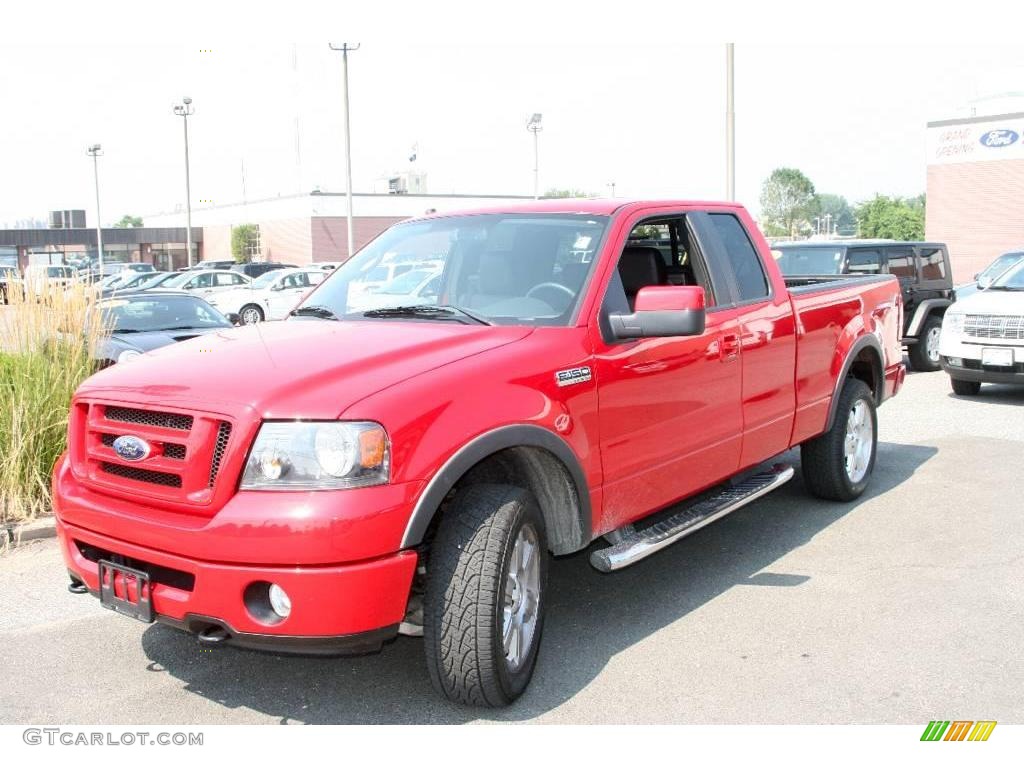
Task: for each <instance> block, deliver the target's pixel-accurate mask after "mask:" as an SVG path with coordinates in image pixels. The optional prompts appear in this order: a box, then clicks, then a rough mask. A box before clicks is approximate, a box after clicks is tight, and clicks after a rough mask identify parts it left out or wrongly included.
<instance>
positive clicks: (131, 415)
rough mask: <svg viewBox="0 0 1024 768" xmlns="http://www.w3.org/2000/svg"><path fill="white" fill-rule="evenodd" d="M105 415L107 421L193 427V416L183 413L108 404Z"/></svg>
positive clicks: (183, 427) (169, 426)
mask: <svg viewBox="0 0 1024 768" xmlns="http://www.w3.org/2000/svg"><path fill="white" fill-rule="evenodd" d="M103 416H104V418H106V420H107V421H123V422H125V423H126V424H144V425H146V426H149V427H164V428H165V429H180V430H183V431H185V432H188V431H189V430H190V429H192V417H191V416H186V415H184V414H181V413H166V412H164V411H143V410H141V409H139V408H123V407H121V406H116V405H108V406H107V407H106V408H104V410H103Z"/></svg>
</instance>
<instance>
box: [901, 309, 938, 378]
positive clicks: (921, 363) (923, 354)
mask: <svg viewBox="0 0 1024 768" xmlns="http://www.w3.org/2000/svg"><path fill="white" fill-rule="evenodd" d="M941 330H942V317H940V316H939V315H929V316H928V319H927V320H925V321H924V325H922V326H921V333H919V334H918V336H917V344H914V345H912V346H910V347H907V354H908V356H909V357H910V367H911V368H913V369H914V370H915V371H925V372H931V371H937V370H939V369H940V368H942V365H940V364H939V357H938V335H937V334H938V333H939V332H940V331H941ZM933 334H934V338H932V342H933V343H934V345H935V348H934V354H935V357H932V356H930V355H929V354H928V346H929V343H928V339H929V337H932V336H933Z"/></svg>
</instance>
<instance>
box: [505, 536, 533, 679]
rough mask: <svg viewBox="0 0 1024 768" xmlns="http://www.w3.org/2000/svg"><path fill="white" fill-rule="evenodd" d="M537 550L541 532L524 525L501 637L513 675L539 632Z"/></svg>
mask: <svg viewBox="0 0 1024 768" xmlns="http://www.w3.org/2000/svg"><path fill="white" fill-rule="evenodd" d="M537 550H538V546H537V532H536V531H535V530H534V529H533V526H532V525H529V524H527V525H524V526H523V527H522V528H520V529H519V535H518V536H516V542H515V544H514V545H513V547H512V559H511V560H510V561H509V564H508V577H507V578H506V579H505V600H504V603H503V605H502V619H501V638H502V642H503V644H504V646H505V660H506V661H507V662H508V666H509V669H510V670H511V671H513V672H515V671H517V670H518V669H519V668H520V667H521V666H522V665H523V662H524V661H525V660H526V659H527V657H529V655H530V648H531V646H532V644H533V636H534V633H535V632H536V630H537V616H538V608H539V607H540V557H541V555H540V552H538V551H537Z"/></svg>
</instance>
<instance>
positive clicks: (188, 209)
mask: <svg viewBox="0 0 1024 768" xmlns="http://www.w3.org/2000/svg"><path fill="white" fill-rule="evenodd" d="M182 102H183V103H182V104H177V105H175V107H174V114H176V115H178V117H182V118H184V119H185V229H186V233H185V239H186V241H187V242H186V245H185V247H186V248H187V251H186V254H185V255H186V256H187V258H188V266H189V267H191V266H192V185H191V180H190V179H189V167H188V116H189V115H191V114H194V113H195V111H196V110H195V108H194V107H193V106H192V99H190V98H189V97H188V96H186V97H185V98H183V99H182Z"/></svg>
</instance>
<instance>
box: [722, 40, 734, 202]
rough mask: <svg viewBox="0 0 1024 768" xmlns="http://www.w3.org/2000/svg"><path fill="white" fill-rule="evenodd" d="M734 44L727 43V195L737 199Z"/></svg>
mask: <svg viewBox="0 0 1024 768" xmlns="http://www.w3.org/2000/svg"><path fill="white" fill-rule="evenodd" d="M734 45H735V43H726V44H725V196H726V199H728V200H735V199H736V105H735V100H734V97H733V65H732V58H733V57H732V54H733V46H734Z"/></svg>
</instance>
